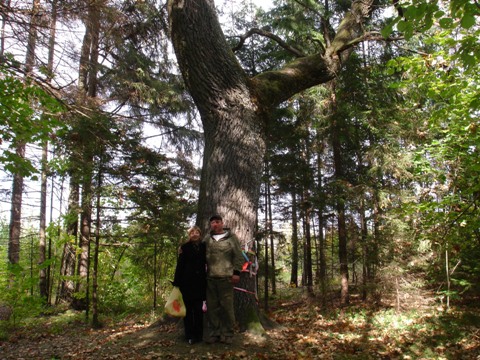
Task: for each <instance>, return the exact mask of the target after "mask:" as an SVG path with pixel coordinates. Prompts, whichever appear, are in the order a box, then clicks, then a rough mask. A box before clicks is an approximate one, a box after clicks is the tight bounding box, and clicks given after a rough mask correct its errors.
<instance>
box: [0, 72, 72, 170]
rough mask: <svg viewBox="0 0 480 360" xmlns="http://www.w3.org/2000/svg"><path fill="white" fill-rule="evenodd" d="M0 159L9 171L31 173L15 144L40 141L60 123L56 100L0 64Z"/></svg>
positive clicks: (58, 106) (27, 163) (57, 127)
mask: <svg viewBox="0 0 480 360" xmlns="http://www.w3.org/2000/svg"><path fill="white" fill-rule="evenodd" d="M0 105H1V106H0V144H2V143H5V145H7V144H8V145H7V146H8V147H4V148H3V149H4V150H3V151H2V153H0V162H1V163H2V164H3V166H4V169H5V170H6V171H8V172H10V173H18V174H21V175H23V176H31V175H32V174H34V173H36V172H37V170H36V169H35V167H34V166H33V165H32V163H31V161H30V160H29V159H24V158H21V157H20V156H19V155H18V154H16V152H15V144H18V143H41V142H43V141H46V140H48V139H49V138H50V136H52V134H53V133H54V132H58V131H60V129H61V128H62V127H63V126H64V124H63V122H61V121H60V119H59V118H58V113H59V112H60V111H61V110H62V105H61V104H60V102H59V101H57V100H56V99H55V98H53V97H52V96H51V95H50V94H48V93H47V92H45V91H44V90H43V89H42V88H40V87H39V86H38V85H36V84H33V83H30V82H28V81H24V80H22V79H20V78H19V77H18V76H17V74H16V73H14V72H13V71H11V70H9V69H8V68H6V67H5V65H4V64H0Z"/></svg>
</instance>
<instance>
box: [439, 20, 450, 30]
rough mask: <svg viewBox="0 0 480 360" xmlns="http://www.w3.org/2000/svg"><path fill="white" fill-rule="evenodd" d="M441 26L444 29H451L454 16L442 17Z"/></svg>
mask: <svg viewBox="0 0 480 360" xmlns="http://www.w3.org/2000/svg"><path fill="white" fill-rule="evenodd" d="M439 24H440V26H441V27H442V28H443V29H451V28H452V27H453V19H452V18H448V17H447V18H442V19H440V21H439Z"/></svg>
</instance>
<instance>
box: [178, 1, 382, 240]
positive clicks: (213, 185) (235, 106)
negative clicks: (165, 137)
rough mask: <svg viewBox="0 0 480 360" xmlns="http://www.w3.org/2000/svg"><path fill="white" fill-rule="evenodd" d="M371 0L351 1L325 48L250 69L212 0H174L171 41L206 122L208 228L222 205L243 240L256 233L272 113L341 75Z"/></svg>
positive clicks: (202, 199)
mask: <svg viewBox="0 0 480 360" xmlns="http://www.w3.org/2000/svg"><path fill="white" fill-rule="evenodd" d="M372 2H373V1H372V0H366V1H354V2H352V5H351V8H350V11H348V12H347V13H346V15H345V17H344V19H343V20H342V21H341V22H340V23H339V25H338V27H337V29H336V34H335V35H334V36H333V37H332V38H330V39H329V38H326V40H327V41H326V47H325V48H324V51H322V52H321V53H316V54H311V55H306V56H302V57H299V58H297V59H296V60H294V61H293V62H291V63H288V64H286V65H285V66H284V67H283V68H280V69H278V70H275V71H268V72H265V73H261V74H259V75H256V76H254V77H249V76H248V75H247V73H246V72H245V71H244V70H243V69H242V67H241V66H240V64H239V62H238V61H237V59H236V57H235V55H234V53H233V51H232V50H231V48H230V47H229V45H228V43H227V41H226V39H225V36H224V34H223V32H222V29H221V26H220V23H219V20H218V16H217V13H216V10H215V5H214V2H213V0H170V2H169V16H170V26H171V38H172V43H173V47H174V50H175V54H176V57H177V61H178V64H179V67H180V70H181V72H182V75H183V78H184V81H185V84H186V86H187V89H188V91H189V92H190V94H191V95H192V97H193V99H194V101H195V104H196V106H197V107H198V110H199V112H200V115H201V118H202V123H203V129H204V136H205V151H204V156H203V168H202V176H201V188H200V196H199V210H198V219H199V221H198V222H199V223H200V225H202V226H203V227H204V228H205V229H206V228H207V219H208V218H209V216H210V215H211V214H212V213H217V212H218V213H220V214H222V215H223V216H224V218H225V222H226V223H227V225H228V226H230V227H232V228H233V229H234V231H235V233H237V235H238V236H239V238H240V239H241V241H242V242H244V243H245V242H248V241H250V240H252V239H253V237H254V232H255V223H256V221H255V220H256V208H257V202H258V197H259V189H260V181H261V173H262V167H263V161H264V154H265V150H266V146H265V136H264V135H265V134H264V129H265V128H266V126H265V125H266V123H267V122H268V121H270V117H269V114H270V113H271V111H272V110H273V109H274V108H275V107H276V106H278V105H279V104H281V103H282V102H283V101H285V100H288V99H289V98H291V97H292V96H293V95H295V94H297V93H300V92H301V91H303V90H305V89H308V88H310V87H312V86H315V85H319V84H322V83H326V82H328V81H330V80H332V79H334V78H335V77H336V74H338V73H339V71H341V68H342V63H343V62H344V61H345V59H346V58H347V57H348V56H349V55H350V53H351V52H352V50H353V47H354V45H355V44H357V43H358V42H359V41H361V40H362V38H363V37H364V30H363V24H364V22H365V21H366V20H367V19H368V17H369V15H370V13H371V8H372ZM325 35H327V34H325Z"/></svg>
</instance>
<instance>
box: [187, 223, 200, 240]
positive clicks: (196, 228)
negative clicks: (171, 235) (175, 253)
mask: <svg viewBox="0 0 480 360" xmlns="http://www.w3.org/2000/svg"><path fill="white" fill-rule="evenodd" d="M194 231H198V232H199V233H200V234H202V230H200V228H199V227H198V226H196V225H195V226H192V227H191V228H190V229H188V231H187V234H188V237H189V238H190V235H192V233H193V232H194Z"/></svg>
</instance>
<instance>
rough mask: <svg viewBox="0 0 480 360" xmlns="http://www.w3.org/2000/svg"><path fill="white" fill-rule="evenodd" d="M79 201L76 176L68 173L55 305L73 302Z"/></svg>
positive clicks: (73, 173)
mask: <svg viewBox="0 0 480 360" xmlns="http://www.w3.org/2000/svg"><path fill="white" fill-rule="evenodd" d="M79 201H80V187H79V180H78V178H77V174H76V173H75V172H71V173H70V183H69V195H68V210H67V216H66V220H65V222H66V239H65V244H64V246H63V253H62V260H61V265H60V283H59V288H58V290H57V298H56V301H55V303H56V304H58V303H60V301H65V302H67V303H72V302H73V294H74V292H75V282H74V279H73V277H74V276H75V268H76V252H77V251H76V245H75V244H76V242H77V239H78V214H79V212H80V210H79Z"/></svg>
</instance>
